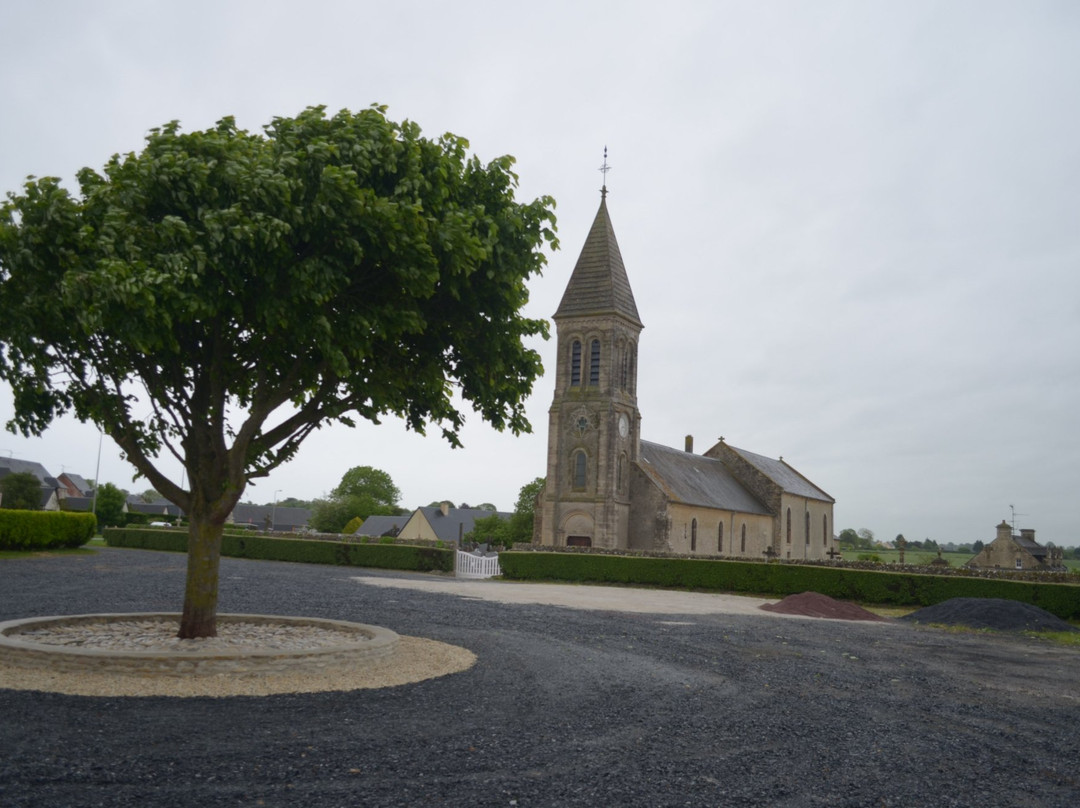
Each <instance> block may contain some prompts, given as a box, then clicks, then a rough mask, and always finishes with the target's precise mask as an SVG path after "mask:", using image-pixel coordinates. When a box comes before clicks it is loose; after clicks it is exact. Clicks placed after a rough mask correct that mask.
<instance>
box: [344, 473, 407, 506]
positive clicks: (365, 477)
mask: <svg viewBox="0 0 1080 808" xmlns="http://www.w3.org/2000/svg"><path fill="white" fill-rule="evenodd" d="M331 493H332V494H333V495H334V496H335V497H338V498H340V499H344V498H346V497H366V498H368V499H370V500H371V501H372V502H373V503H375V504H376V505H383V506H386V507H391V508H396V507H397V503H398V500H399V499H401V491H400V490H399V489H398V487H397V486H396V485H394V481H393V479H392V478H391V477H390V475H389V474H387V473H386V472H385V471H383V470H382V469H376V468H372V467H371V466H354V467H353V468H351V469H349V470H348V471H346V472H345V474H344V475H342V477H341V482H340V483H338V485H337V487H336V488H335V489H334V490H333V491H332V492H331Z"/></svg>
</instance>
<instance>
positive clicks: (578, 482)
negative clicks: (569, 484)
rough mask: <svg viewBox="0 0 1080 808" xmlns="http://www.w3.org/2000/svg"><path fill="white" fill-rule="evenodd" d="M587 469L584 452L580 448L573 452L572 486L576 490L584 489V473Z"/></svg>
mask: <svg viewBox="0 0 1080 808" xmlns="http://www.w3.org/2000/svg"><path fill="white" fill-rule="evenodd" d="M587 469H588V463H587V460H586V458H585V453H584V452H583V451H581V450H580V449H579V450H578V451H576V452H574V488H575V489H577V490H578V491H583V490H585V474H586V471H587Z"/></svg>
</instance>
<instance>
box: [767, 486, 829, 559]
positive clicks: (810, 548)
mask: <svg viewBox="0 0 1080 808" xmlns="http://www.w3.org/2000/svg"><path fill="white" fill-rule="evenodd" d="M789 513H790V530H789V527H788V525H789V516H788V515H789ZM778 522H779V527H780V532H779V542H778V546H777V549H778V552H779V554H780V558H796V559H803V560H806V559H810V560H821V559H825V558H828V552H829V550H830V549H831V548H834V547H835V540H834V539H833V532H834V525H833V506H832V503H831V502H822V501H821V500H817V499H808V498H806V497H799V496H795V495H794V494H788V493H784V494H783V495H781V497H780V514H779V519H778Z"/></svg>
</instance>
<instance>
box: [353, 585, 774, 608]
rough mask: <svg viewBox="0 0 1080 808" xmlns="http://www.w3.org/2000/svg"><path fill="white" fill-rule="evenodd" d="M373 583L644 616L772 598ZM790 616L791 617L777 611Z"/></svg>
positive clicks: (754, 603) (736, 605) (582, 588)
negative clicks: (633, 613)
mask: <svg viewBox="0 0 1080 808" xmlns="http://www.w3.org/2000/svg"><path fill="white" fill-rule="evenodd" d="M353 580H354V581H357V582H359V583H362V584H365V585H367V586H381V587H386V588H397V589H416V590H419V591H421V592H438V593H440V594H446V595H457V596H458V597H463V598H477V599H481V600H490V601H496V602H498V603H538V604H543V605H547V606H565V607H566V608H568V609H587V610H591V611H604V610H606V611H615V612H636V613H639V614H756V615H763V614H769V612H763V611H761V606H762V604H766V603H773V602H775V600H770V599H767V598H751V597H743V596H742V595H722V594H713V593H709V592H673V591H670V590H666V589H632V588H629V587H622V586H589V585H586V584H525V583H512V582H508V581H497V580H493V579H488V580H470V579H461V578H437V579H430V580H429V579H420V578H374V577H370V578H369V577H366V576H355V577H354V578H353ZM776 616H780V617H782V616H786V615H776Z"/></svg>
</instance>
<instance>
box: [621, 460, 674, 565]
mask: <svg viewBox="0 0 1080 808" xmlns="http://www.w3.org/2000/svg"><path fill="white" fill-rule="evenodd" d="M667 509H668V501H667V497H666V496H664V494H663V493H662V492H661V491H660V490H659V489H657V487H656V486H655V485H653V483H652V480H650V479H649V477H648V476H647V475H646V474H645V472H643V471H642V470H641V469H640V468H638V467H637V466H636V465H634V466H632V467H631V469H630V524H629V526H628V527H629V547H630V549H631V550H652V551H654V552H665V551H667V550H668V533H669V531H670V528H671V526H670V523H669V521H668V517H667Z"/></svg>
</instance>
